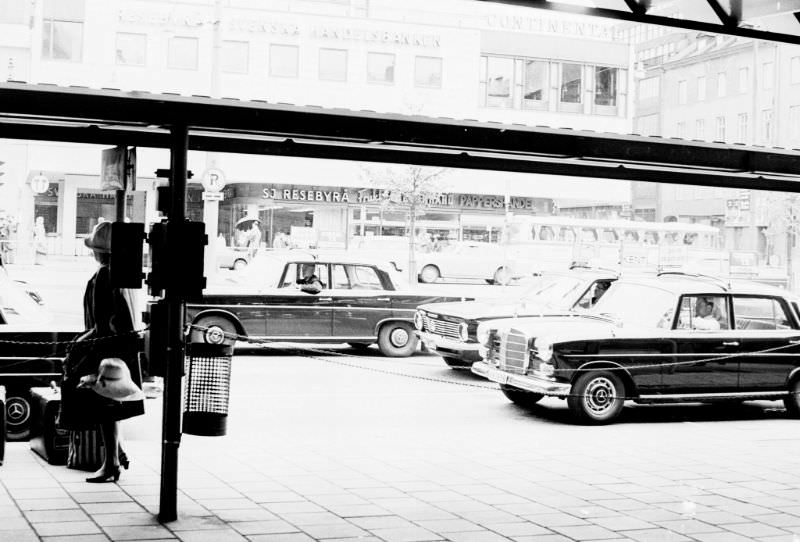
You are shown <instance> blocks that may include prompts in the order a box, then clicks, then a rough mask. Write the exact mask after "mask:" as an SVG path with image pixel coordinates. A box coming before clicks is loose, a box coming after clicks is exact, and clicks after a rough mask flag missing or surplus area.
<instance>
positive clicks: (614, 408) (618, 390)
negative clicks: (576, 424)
mask: <svg viewBox="0 0 800 542" xmlns="http://www.w3.org/2000/svg"><path fill="white" fill-rule="evenodd" d="M567 405H568V406H569V410H570V411H571V412H572V414H573V415H574V416H575V417H577V418H578V420H580V421H581V422H583V423H588V424H593V425H602V424H606V423H611V422H612V421H614V420H615V419H616V418H617V417H618V416H619V415H620V413H621V412H622V407H623V406H624V405H625V385H624V384H623V383H622V380H621V379H620V378H619V377H618V376H617V375H616V374H614V372H613V371H590V372H588V373H583V374H582V375H580V376H579V377H578V378H577V379H576V380H575V383H574V384H573V385H572V390H571V391H570V396H569V397H567Z"/></svg>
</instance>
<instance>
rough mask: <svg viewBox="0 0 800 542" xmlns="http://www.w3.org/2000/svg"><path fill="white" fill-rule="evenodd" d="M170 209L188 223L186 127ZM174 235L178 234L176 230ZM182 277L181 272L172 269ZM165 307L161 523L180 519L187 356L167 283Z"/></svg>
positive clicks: (178, 309)
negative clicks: (183, 382)
mask: <svg viewBox="0 0 800 542" xmlns="http://www.w3.org/2000/svg"><path fill="white" fill-rule="evenodd" d="M170 138H171V142H170V178H169V183H170V208H169V215H168V217H167V219H168V221H169V222H170V223H172V224H176V223H182V222H183V221H184V220H185V219H186V172H187V159H188V152H189V132H188V129H187V127H186V126H173V127H172V128H171V129H170ZM173 231H174V230H173ZM180 243H181V239H179V238H177V236H175V235H167V246H166V250H167V252H168V253H171V254H176V253H177V252H179V251H180ZM167 272H168V273H180V272H181V270H180V269H168V270H167ZM167 284H168V286H167V287H166V288H165V290H164V303H165V304H166V312H167V330H166V331H167V332H166V352H165V355H166V367H165V374H164V402H163V417H162V420H163V421H162V428H161V434H162V444H161V493H160V501H159V513H158V519H159V521H160V522H162V523H164V522H169V521H175V520H176V519H178V504H177V499H178V448H179V446H180V441H181V378H182V376H183V364H184V356H185V345H184V334H183V326H184V298H183V293H182V292H181V291H179V290H177V289H176V288H174V287H170V285H172V284H175V281H169V280H168V281H167Z"/></svg>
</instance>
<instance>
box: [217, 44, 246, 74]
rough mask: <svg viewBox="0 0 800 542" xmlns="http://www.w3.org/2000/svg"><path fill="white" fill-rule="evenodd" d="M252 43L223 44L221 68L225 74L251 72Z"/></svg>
mask: <svg viewBox="0 0 800 542" xmlns="http://www.w3.org/2000/svg"><path fill="white" fill-rule="evenodd" d="M249 66H250V43H248V42H246V41H228V40H225V41H223V42H222V50H221V54H220V67H221V69H222V71H223V72H224V73H247V72H248V71H250V68H249Z"/></svg>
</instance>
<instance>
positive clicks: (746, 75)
mask: <svg viewBox="0 0 800 542" xmlns="http://www.w3.org/2000/svg"><path fill="white" fill-rule="evenodd" d="M749 88H750V69H749V68H748V67H747V66H745V67H744V68H739V94H745V93H747V90H748V89H749Z"/></svg>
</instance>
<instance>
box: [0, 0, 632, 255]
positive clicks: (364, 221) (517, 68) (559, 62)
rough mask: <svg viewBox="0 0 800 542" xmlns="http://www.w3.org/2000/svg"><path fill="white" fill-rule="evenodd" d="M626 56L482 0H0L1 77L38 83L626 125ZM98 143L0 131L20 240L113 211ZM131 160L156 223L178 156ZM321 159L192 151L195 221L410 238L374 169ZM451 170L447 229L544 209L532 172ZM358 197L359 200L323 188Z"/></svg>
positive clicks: (564, 22)
mask: <svg viewBox="0 0 800 542" xmlns="http://www.w3.org/2000/svg"><path fill="white" fill-rule="evenodd" d="M631 67H632V52H631V48H630V46H629V45H628V43H627V42H626V41H624V40H622V39H620V38H619V36H617V35H615V34H614V33H613V32H612V28H611V26H609V25H606V24H604V23H597V22H591V21H590V22H587V21H586V20H584V19H579V18H575V17H572V18H570V17H569V16H560V15H559V16H556V15H553V14H551V13H548V12H547V11H535V10H521V9H517V8H513V7H509V6H497V5H492V6H485V5H483V3H481V2H470V3H461V2H456V1H454V0H442V1H441V2H423V1H419V0H412V1H409V2H404V3H403V5H402V7H399V6H398V5H397V3H396V2H392V1H389V0H325V1H323V0H314V1H312V0H294V1H288V0H281V1H278V0H262V1H256V0H230V1H225V2H222V1H221V0H192V1H187V2H181V3H175V2H168V1H145V0H33V1H31V2H19V1H18V0H0V70H3V69H5V70H6V74H5V76H6V77H5V78H6V79H9V80H20V81H27V82H34V83H40V82H41V83H56V84H60V85H81V86H88V87H92V88H103V87H111V88H117V89H121V90H129V91H130V90H142V91H147V92H155V93H159V92H169V93H179V94H184V95H209V96H213V97H232V98H238V99H244V100H264V101H267V102H272V103H292V104H297V105H313V106H320V107H325V108H333V107H339V108H348V109H356V110H364V109H366V110H373V111H378V112H387V113H403V114H421V115H429V116H437V117H442V116H443V117H453V118H462V119H463V118H469V119H477V120H483V121H497V122H514V123H523V124H529V125H546V126H556V127H568V128H573V129H588V130H603V131H612V132H619V133H628V132H630V131H631V128H632V113H633V102H632V100H633V96H632V93H631V92H630V89H631V88H632V81H633V80H632V70H631ZM0 73H2V71H0ZM99 154H100V149H99V148H88V149H87V148H85V147H82V148H80V149H76V148H74V147H70V146H67V145H54V144H39V143H37V144H23V143H6V142H0V160H3V159H4V158H5V160H4V161H5V162H7V165H6V166H5V171H6V175H5V176H4V177H3V179H2V180H3V181H5V183H4V184H5V185H4V186H2V187H0V195H2V198H0V202H2V203H0V207H2V208H4V209H5V211H6V212H7V213H8V212H10V211H11V210H14V209H18V211H16V212H17V214H18V216H17V220H18V222H19V224H20V226H21V231H22V233H21V234H20V237H21V238H24V237H25V236H26V235H27V236H30V232H31V231H32V224H33V221H34V219H35V217H36V216H42V217H44V219H45V224H46V229H47V231H48V234H49V235H50V237H51V244H52V245H53V246H52V249H53V251H55V252H60V253H64V254H71V253H75V252H76V251H79V250H80V246H81V243H80V240H81V237H82V236H84V235H85V234H86V233H88V232H89V231H90V230H91V227H92V226H93V225H94V224H95V223H96V222H97V220H98V219H99V218H100V217H103V218H106V219H112V218H113V210H114V205H113V197H110V196H109V193H103V191H102V190H101V189H100V180H99V175H98V172H99V169H100V157H99ZM138 158H139V162H140V163H139V166H138V175H139V178H138V182H137V186H136V190H135V191H133V192H132V193H131V195H130V196H129V201H128V207H129V208H128V217H129V218H130V219H132V220H136V221H144V222H146V223H150V222H153V221H154V220H156V219H157V213H156V210H155V209H156V206H155V202H154V186H155V185H156V184H157V183H158V180H157V179H155V177H154V176H153V173H152V172H154V171H155V169H157V168H163V167H166V166H167V164H168V159H167V157H166V155H165V153H162V152H158V151H155V150H148V149H139V153H138ZM312 162H313V161H305V162H302V163H301V162H293V163H292V164H293V165H292V166H287V165H286V164H287V162H283V163H281V161H280V160H278V159H274V160H270V159H268V158H263V157H261V158H259V159H256V158H253V157H242V156H238V155H224V154H213V155H211V154H203V153H192V156H191V157H190V168H191V169H192V170H193V172H194V174H195V178H194V179H193V182H191V183H190V194H189V208H190V214H191V215H192V217H193V218H196V219H203V220H206V222H207V227H208V228H209V230H210V231H211V232H212V233H213V234H214V235H216V233H217V231H218V232H219V233H221V234H222V235H223V237H225V238H226V241H227V242H235V233H236V232H235V225H236V223H237V222H238V221H239V220H240V219H241V218H243V217H246V216H257V217H258V218H259V219H260V223H261V227H262V229H263V231H262V239H263V240H264V241H265V242H266V243H269V242H271V239H272V238H273V237H274V235H275V234H276V233H277V231H283V230H286V229H289V230H291V228H293V227H294V228H311V229H314V230H317V235H322V233H323V232H324V235H322V237H325V238H326V239H328V240H330V242H331V243H334V242H335V243H338V244H340V245H343V246H346V245H347V242H348V239H349V238H351V237H353V236H364V235H379V234H383V235H387V234H399V233H401V227H400V224H405V221H406V219H407V213H406V215H405V216H402V213H400V211H398V210H397V209H396V208H397V205H394V206H393V205H392V204H391V199H390V195H391V193H392V191H391V190H385V189H386V188H387V187H386V186H382V184H381V183H382V182H383V181H382V180H381V179H380V178H377V177H374V176H373V177H370V175H369V171H370V170H369V168H365V167H333V168H332V169H331V168H330V167H328V166H324V167H321V166H319V165H318V164H313V163H312ZM281 164H283V165H281ZM212 168H213V169H214V170H215V171H220V172H223V173H224V177H225V181H226V187H225V188H224V189H223V191H222V199H221V200H219V197H218V196H215V197H214V198H211V197H204V195H203V193H204V191H206V190H205V188H204V186H203V185H202V184H201V183H200V182H194V181H200V180H202V178H203V174H204V173H206V172H208V171H209V170H211V169H212ZM331 171H333V172H334V173H333V174H331ZM400 176H401V177H402V173H400ZM448 176H449V177H451V178H450V179H448V184H449V186H448V187H446V188H440V189H439V190H435V191H434V192H436V193H438V194H439V196H437V197H438V198H440V199H439V200H437V202H438V201H441V202H445V203H444V204H438V203H437V204H433V205H426V206H425V213H423V215H421V216H420V220H421V224H423V225H424V226H425V227H426V228H428V229H429V230H431V233H436V234H437V235H446V236H449V237H451V238H463V237H464V236H468V237H470V238H472V237H480V238H485V239H486V240H491V239H493V238H496V235H497V234H496V232H494V230H493V228H494V227H495V226H496V224H497V222H498V221H500V222H502V219H503V217H504V216H505V214H506V213H507V212H509V211H511V212H520V213H544V212H549V210H550V209H552V201H551V199H548V198H549V196H547V197H545V196H544V195H543V194H541V193H539V192H538V191H537V183H536V182H535V179H533V177H535V176H531V177H532V179H533V180H532V182H531V183H528V184H526V185H525V186H522V187H521V188H515V192H514V193H509V192H508V190H507V189H506V190H501V191H499V192H500V193H498V190H497V189H496V188H495V187H497V186H502V185H503V183H502V182H500V183H498V182H496V181H494V179H498V178H502V176H500V174H494V177H491V179H493V180H492V181H491V182H487V179H479V178H476V177H475V176H474V175H473V176H467V175H460V174H458V173H455V174H452V173H451V174H449V175H448ZM42 177H44V178H45V179H46V180H47V183H46V188H45V189H44V190H43V191H39V190H38V189H39V188H41V186H42V182H41V178H42ZM34 181H35V182H34ZM517 186H518V185H517ZM373 189H374V190H377V192H376V194H377V195H376V196H374V199H372V200H365V199H364V197H363V195H364V194H366V193H367V192H369V191H370V190H373ZM265 190H266V191H268V192H269V193H270V194H274V196H275V197H266V198H265V197H264V196H263V194H264V193H265V192H264V191H265ZM351 190H354V191H355V193H357V194H358V196H356V197H354V198H351V197H348V198H347V201H342V200H341V199H340V201H337V202H331V201H327V200H325V199H324V198H325V197H326V196H325V194H326V193H330V194H339V198H341V197H342V195H343V194H349V193H350V192H349V191H351ZM287 191H288V192H287ZM295 191H297V192H296V194H297V198H295V197H293V195H294V194H295ZM318 192H321V193H322V194H323V196H321V197H322V198H323V199H322V200H319V199H317V197H316V195H317V193H318ZM287 193H288V194H289V196H290V197H288V198H284V197H283V195H284V194H287ZM309 193H311V194H313V196H314V197H313V198H311V199H308V197H307V196H308V194H309ZM300 194H303V195H305V196H306V199H300ZM330 197H333V195H331V196H330ZM359 198H361V199H359ZM382 198H384V199H386V201H383V200H382ZM387 201H388V203H387ZM516 202H522V203H520V206H519V207H516ZM0 210H2V209H0ZM425 215H427V216H425ZM476 217H477V218H476ZM376 223H377V224H378V226H377V227H376V226H375V224H376ZM473 226H474V227H473ZM465 227H466V229H465ZM476 228H477V229H476ZM478 230H480V232H482V233H479V231H478ZM334 232H335V233H334ZM405 233H406V234H408V232H405Z"/></svg>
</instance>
